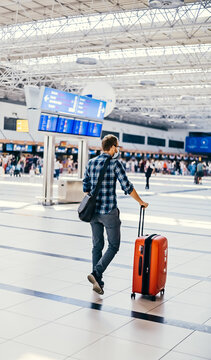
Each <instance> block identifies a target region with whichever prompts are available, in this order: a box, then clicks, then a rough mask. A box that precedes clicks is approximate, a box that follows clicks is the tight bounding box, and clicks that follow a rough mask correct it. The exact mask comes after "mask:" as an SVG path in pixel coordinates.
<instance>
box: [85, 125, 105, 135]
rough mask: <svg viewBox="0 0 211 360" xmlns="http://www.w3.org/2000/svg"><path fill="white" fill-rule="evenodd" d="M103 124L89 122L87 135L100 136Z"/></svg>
mask: <svg viewBox="0 0 211 360" xmlns="http://www.w3.org/2000/svg"><path fill="white" fill-rule="evenodd" d="M102 126H103V124H100V123H94V122H90V123H89V125H88V129H87V136H93V137H100V134H101V130H102Z"/></svg>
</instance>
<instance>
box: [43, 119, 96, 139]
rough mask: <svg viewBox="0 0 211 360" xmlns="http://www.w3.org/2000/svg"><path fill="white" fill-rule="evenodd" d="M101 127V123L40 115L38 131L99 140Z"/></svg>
mask: <svg viewBox="0 0 211 360" xmlns="http://www.w3.org/2000/svg"><path fill="white" fill-rule="evenodd" d="M102 126H103V124H102V123H98V122H93V121H87V120H81V119H71V118H66V117H61V116H55V115H49V114H41V116H40V122H39V127H38V130H39V131H45V132H53V133H58V134H70V135H80V136H89V137H96V138H97V137H98V138H99V137H100V136H101V131H102Z"/></svg>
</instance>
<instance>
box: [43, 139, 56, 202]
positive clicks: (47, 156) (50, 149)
mask: <svg viewBox="0 0 211 360" xmlns="http://www.w3.org/2000/svg"><path fill="white" fill-rule="evenodd" d="M54 157H55V137H54V136H49V135H45V136H44V162H43V202H42V203H43V205H46V206H49V205H52V204H53V174H54Z"/></svg>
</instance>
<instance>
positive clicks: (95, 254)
mask: <svg viewBox="0 0 211 360" xmlns="http://www.w3.org/2000/svg"><path fill="white" fill-rule="evenodd" d="M120 225H121V221H120V219H119V209H117V208H116V209H113V210H112V211H111V212H110V213H108V214H103V215H102V214H95V216H94V217H93V219H92V221H91V227H92V242H93V248H92V265H93V271H95V272H96V274H97V276H98V277H99V278H100V279H101V278H102V275H103V272H104V271H105V269H106V268H107V266H108V265H109V264H110V262H111V261H112V259H113V258H114V256H115V255H116V253H117V251H118V250H119V246H120ZM104 228H105V229H106V233H107V237H108V249H107V250H106V252H105V253H104V255H102V251H103V248H104Z"/></svg>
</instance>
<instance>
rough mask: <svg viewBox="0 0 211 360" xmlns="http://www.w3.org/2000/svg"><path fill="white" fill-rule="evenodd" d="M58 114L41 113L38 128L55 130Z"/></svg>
mask: <svg viewBox="0 0 211 360" xmlns="http://www.w3.org/2000/svg"><path fill="white" fill-rule="evenodd" d="M57 120H58V116H49V115H44V114H41V116H40V123H39V128H38V130H40V131H50V132H55V131H56V126H57Z"/></svg>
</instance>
